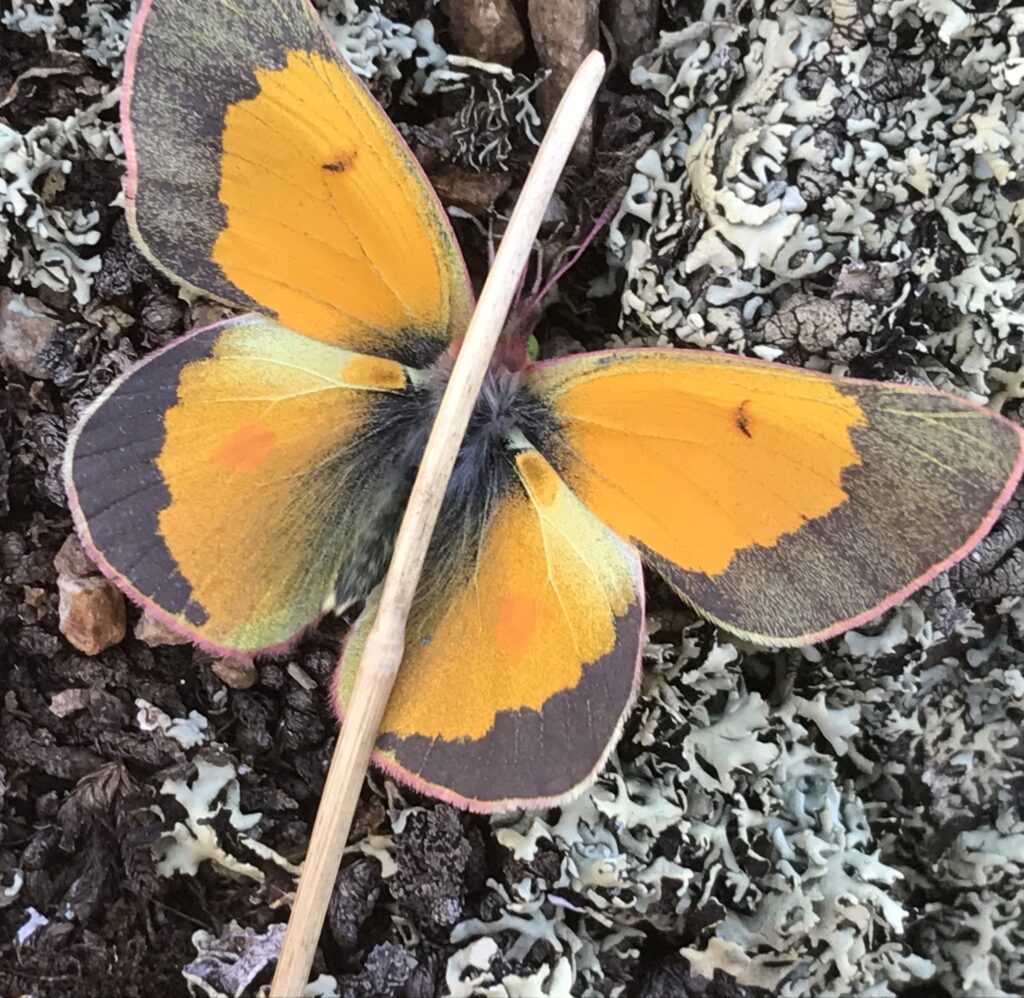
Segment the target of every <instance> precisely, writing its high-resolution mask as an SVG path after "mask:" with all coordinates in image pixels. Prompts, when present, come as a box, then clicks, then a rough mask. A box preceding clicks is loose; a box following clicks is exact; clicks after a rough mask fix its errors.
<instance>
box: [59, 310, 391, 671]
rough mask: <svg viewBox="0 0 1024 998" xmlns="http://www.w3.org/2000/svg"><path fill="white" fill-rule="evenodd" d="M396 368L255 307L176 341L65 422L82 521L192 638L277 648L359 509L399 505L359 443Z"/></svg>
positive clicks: (333, 560) (337, 563)
mask: <svg viewBox="0 0 1024 998" xmlns="http://www.w3.org/2000/svg"><path fill="white" fill-rule="evenodd" d="M408 377H409V375H408V372H407V371H406V369H405V368H403V367H402V366H401V365H400V364H398V363H397V362H395V361H392V360H388V359H385V358H381V357H370V356H366V355H362V354H354V353H351V352H349V351H346V350H342V349H340V348H338V347H334V346H331V345H329V344H325V343H320V342H318V341H316V340H311V339H308V338H306V337H303V336H299V335H297V334H296V333H292V332H290V331H289V330H287V329H284V328H283V327H281V326H278V325H276V324H275V323H272V322H270V321H269V320H264V319H259V318H256V317H252V316H250V317H247V318H242V319H236V320H231V321H229V322H225V323H221V324H220V325H217V326H211V327H209V328H207V329H203V330H200V331H199V332H196V333H193V334H191V335H189V336H187V337H183V338H182V339H179V340H176V341H175V342H174V343H173V344H172V345H171V346H169V347H168V348H166V349H164V350H162V351H158V352H157V353H156V354H153V355H152V356H150V357H148V358H147V359H146V360H145V361H143V362H142V363H141V364H140V365H138V366H137V367H136V368H134V369H133V370H132V371H130V372H128V373H127V374H126V375H123V376H122V377H121V378H120V379H118V381H116V382H115V383H114V384H113V385H112V386H111V387H110V388H109V389H107V391H106V392H105V393H104V394H103V395H102V396H100V398H99V399H97V400H96V402H94V403H93V405H92V407H91V408H90V410H89V411H88V412H87V413H86V415H85V416H84V417H83V419H82V421H81V422H80V424H79V426H78V428H77V430H76V431H75V434H74V436H73V438H72V441H71V445H70V447H69V449H68V454H67V458H66V463H65V479H66V484H67V489H68V495H69V498H70V500H71V504H72V509H73V511H74V513H75V519H76V522H77V525H78V527H79V531H80V533H81V535H82V537H83V538H84V539H85V541H86V543H87V544H88V546H89V547H90V548H91V549H92V550H93V552H94V553H95V554H96V556H97V558H98V559H99V562H100V565H101V567H103V568H104V569H105V571H106V572H107V573H108V574H109V575H111V576H112V577H113V578H115V579H116V580H117V581H119V583H120V584H121V585H122V586H123V587H124V588H126V589H127V590H128V591H129V593H130V594H132V595H133V596H135V598H136V599H137V600H138V601H139V602H141V603H143V604H145V605H147V606H150V607H152V608H154V609H155V610H156V611H157V612H158V613H159V614H161V615H162V616H164V617H165V618H167V619H168V620H169V622H171V623H172V624H175V625H177V626H179V627H180V628H182V629H183V630H185V631H187V632H188V633H189V634H191V635H192V636H194V637H195V638H196V639H197V640H199V641H200V642H201V643H205V644H207V645H210V646H213V647H216V648H221V649H230V650H238V651H253V650H258V649H262V648H266V647H268V646H273V645H276V644H279V643H281V642H285V641H287V640H289V639H290V638H292V637H293V636H294V635H295V634H296V633H297V632H299V631H301V630H302V629H303V628H304V627H306V626H307V625H308V624H309V623H310V622H311V621H312V620H313V619H314V618H315V617H316V616H317V615H318V614H319V613H320V611H321V607H322V605H323V603H324V601H325V599H326V598H327V597H328V595H329V594H330V593H331V592H332V591H333V588H334V585H335V582H336V580H337V578H338V573H339V571H340V569H341V567H342V565H343V563H344V562H345V560H346V558H347V559H349V560H351V557H352V551H351V549H350V547H346V542H347V541H348V542H350V543H351V539H352V538H353V537H357V536H358V534H359V529H358V525H359V523H360V522H361V521H359V520H358V517H359V515H360V512H359V511H360V510H362V509H369V508H371V507H373V506H374V502H375V501H377V500H379V497H380V495H382V494H393V495H394V503H395V504H400V503H401V502H402V501H403V499H404V495H403V493H402V490H401V480H399V481H397V482H396V481H392V480H390V479H388V478H387V469H388V467H389V462H388V457H389V455H388V454H387V453H384V454H379V455H378V454H376V453H375V452H373V451H372V449H371V450H368V449H367V448H368V447H370V445H369V444H368V443H367V439H368V437H370V436H372V435H373V434H372V433H371V432H370V431H371V430H372V429H374V428H376V426H377V425H378V424H379V422H380V414H381V412H382V411H384V410H385V409H393V410H394V409H397V411H402V408H403V405H404V401H405V400H406V398H407V397H408V396H409V395H410V393H411V388H410V387H409V385H408V383H407V379H408ZM378 435H379V434H378ZM371 500H372V501H371ZM373 581H376V580H373Z"/></svg>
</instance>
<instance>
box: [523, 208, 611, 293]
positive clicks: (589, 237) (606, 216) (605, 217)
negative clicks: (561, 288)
mask: <svg viewBox="0 0 1024 998" xmlns="http://www.w3.org/2000/svg"><path fill="white" fill-rule="evenodd" d="M622 199H623V192H622V191H620V192H619V193H618V194H616V195H615V197H613V198H612V199H611V201H609V202H608V204H607V205H605V208H604V211H602V212H601V214H600V215H598V217H597V221H596V222H594V225H593V228H591V230H590V231H589V232H588V233H587V234H586V236H584V237H583V241H582V242H581V243H580V245H579V247H578V248H577V250H576V252H575V253H573V255H572V256H571V257H570V258H569V262H568V263H564V264H562V266H560V267H559V268H558V270H556V271H555V272H554V274H552V276H551V277H550V278H548V280H547V283H546V284H545V285H544V286H543V287H542V288H541V289H540V291H536V292H535V293H534V294H533V295H531V297H530V298H529V299H528V300H527V301H526V302H525V309H526V311H527V312H531V313H532V312H539V311H540V306H541V302H543V301H544V299H545V298H546V297H547V295H548V293H549V292H550V291H551V289H552V288H553V287H554V286H555V285H556V284H557V283H558V282H559V281H560V280H561V279H562V278H563V277H564V276H565V275H566V274H567V273H568V272H569V271H570V270H572V268H573V267H575V266H576V264H577V263H578V262H579V259H580V257H581V256H583V254H584V252H586V249H587V247H588V246H589V245H590V244H591V243H592V242H593V241H594V239H595V238H596V237H597V234H598V233H599V232H600V231H601V230H602V229H603V228H604V227H605V226H606V225H607V224H608V223H609V222H610V221H611V219H612V216H613V215H614V214H615V213H616V212H617V211H618V210H619V205H621V204H622Z"/></svg>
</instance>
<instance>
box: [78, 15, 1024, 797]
mask: <svg viewBox="0 0 1024 998" xmlns="http://www.w3.org/2000/svg"><path fill="white" fill-rule="evenodd" d="M125 76H126V79H125V90H124V92H125V98H124V101H123V104H122V124H123V132H124V135H125V147H126V152H127V158H128V182H127V185H126V197H127V207H128V220H129V225H130V226H131V228H132V231H133V233H134V235H135V238H136V240H137V242H138V244H139V245H140V247H141V248H142V249H143V251H144V252H146V253H147V254H148V255H149V256H150V258H151V259H152V260H153V261H154V263H156V264H157V265H158V266H160V267H161V268H162V269H164V270H165V271H166V272H168V273H170V274H171V275H172V276H174V277H175V278H176V279H177V280H179V281H180V282H181V283H182V284H184V285H186V286H190V287H192V288H195V289H200V290H202V291H204V292H205V293H207V294H209V295H212V296H213V297H216V298H219V299H221V300H223V301H225V302H228V303H229V304H231V305H233V306H235V307H236V308H237V309H238V310H240V311H242V310H245V309H251V310H254V311H255V312H256V313H258V314H253V315H248V316H242V317H239V318H235V319H231V320H228V321H226V322H223V323H219V324H217V325H215V326H211V327H209V328H207V329H202V330H198V331H195V332H193V333H190V334H188V335H187V336H185V337H182V338H181V339H179V340H177V341H175V342H174V343H172V344H170V345H168V346H167V347H166V348H164V349H163V350H160V351H157V352H156V353H155V354H152V355H151V356H149V357H147V358H146V359H145V360H143V361H142V362H141V363H140V364H139V365H138V366H137V367H135V368H134V369H132V370H130V371H128V372H126V373H125V374H124V375H122V376H121V377H120V378H119V379H118V380H117V381H115V382H114V383H113V384H112V385H111V386H110V387H109V388H108V389H107V390H106V391H105V392H104V393H103V394H102V395H101V396H100V397H99V398H97V399H96V400H95V401H94V402H93V403H92V404H91V405H90V406H89V408H88V409H87V410H86V412H85V413H84V415H83V417H82V420H81V421H80V423H79V425H78V426H77V427H76V429H75V431H74V433H73V434H72V435H71V439H70V441H69V447H68V452H67V455H66V459H65V482H66V486H67V493H68V497H69V503H70V506H71V509H72V513H73V515H74V518H75V523H76V526H77V527H78V530H79V532H80V533H81V535H82V538H83V540H84V542H85V544H86V546H87V548H88V549H89V551H90V552H91V553H92V554H93V556H94V557H95V558H96V560H97V563H98V564H99V566H100V567H101V568H102V569H103V571H104V572H106V574H107V575H109V576H110V577H111V578H112V579H114V580H115V581H116V582H117V583H118V584H119V585H121V586H122V587H123V588H124V589H125V591H126V592H128V593H129V594H130V595H131V596H132V597H133V598H134V599H135V600H136V601H137V602H139V603H140V604H142V605H144V606H146V607H147V608H149V609H150V610H151V611H152V612H153V613H155V614H156V615H157V616H159V617H161V618H162V619H164V620H165V621H167V622H168V623H169V624H171V625H172V626H174V627H176V628H178V629H180V630H181V631H183V632H184V633H186V634H188V635H189V636H190V637H191V638H192V639H193V640H194V641H196V642H197V643H199V644H201V645H203V646H205V647H208V648H210V649H211V650H214V651H218V652H222V653H227V652H230V653H235V654H237V653H243V654H252V653H255V652H259V651H265V650H268V649H275V648H280V647H286V646H288V645H289V644H290V643H291V642H293V641H294V640H295V639H296V638H297V637H298V636H299V635H300V634H301V633H302V632H303V631H304V630H305V629H306V628H308V627H309V626H310V625H311V624H313V623H314V622H315V621H316V620H317V619H318V617H319V616H320V614H321V613H322V612H323V610H324V608H325V607H327V608H340V607H345V606H348V605H350V604H352V603H353V602H356V601H360V600H363V599H365V600H366V604H365V607H364V609H363V611H362V612H361V613H360V615H359V617H358V619H357V620H356V623H355V625H354V627H353V629H352V632H351V634H350V635H349V638H348V640H347V642H346V645H345V649H344V652H343V655H342V660H341V663H340V667H339V671H338V675H337V677H336V680H335V687H334V697H335V703H336V705H337V708H338V711H339V713H343V712H344V709H345V705H346V701H347V698H348V696H349V694H350V692H351V689H352V683H353V678H354V674H355V669H356V666H357V665H358V662H359V658H360V653H361V649H362V647H363V645H364V643H365V641H366V637H367V634H368V632H369V628H370V626H371V623H372V621H373V618H374V614H375V612H376V607H377V600H378V598H379V587H377V583H378V582H379V580H380V578H381V577H382V575H383V572H384V570H385V567H386V565H387V562H388V559H389V558H390V554H391V549H392V545H393V543H394V537H395V534H396V531H397V528H398V524H399V520H400V517H401V515H402V511H403V509H404V507H405V503H406V500H407V498H408V495H409V491H410V488H411V484H412V481H413V478H414V476H415V473H416V470H417V467H418V465H419V462H420V459H421V455H422V453H423V448H424V446H425V443H426V439H427V435H428V433H429V427H430V424H431V421H432V419H433V416H434V413H435V412H436V409H437V406H438V404H439V400H440V397H441V394H442V392H443V390H444V387H445V385H446V383H447V380H448V376H449V372H450V370H451V363H452V358H453V357H454V356H455V353H456V351H457V349H458V340H459V338H460V337H461V336H462V334H463V333H464V331H465V329H466V325H467V321H468V315H469V310H470V305H471V301H472V292H471V289H470V287H469V284H468V281H467V278H466V271H465V267H464V265H463V263H462V260H461V257H460V255H459V251H458V248H457V246H456V243H455V239H454V236H453V234H452V232H451V229H450V227H449V226H448V223H447V219H446V216H445V214H444V211H443V209H442V208H441V206H440V205H439V203H438V201H437V199H436V197H435V196H434V194H433V192H432V191H431V190H430V187H429V185H428V184H427V182H426V179H425V177H424V176H423V174H422V171H421V170H420V169H419V166H418V165H417V163H416V161H415V159H414V158H413V157H412V155H411V153H410V152H409V151H408V149H407V148H406V147H405V146H404V144H403V142H402V140H401V138H400V137H399V136H398V134H397V133H396V132H395V131H394V129H393V128H392V126H391V125H390V123H389V122H388V120H387V118H386V116H385V115H384V114H383V112H382V111H381V110H380V109H379V108H378V107H377V106H376V105H375V104H374V102H373V100H372V98H371V97H370V96H369V94H368V93H367V91H366V90H365V89H364V88H363V87H362V85H361V84H360V82H359V81H358V80H357V79H356V78H355V76H354V74H353V73H352V72H351V71H350V70H349V69H348V68H347V66H346V65H345V63H344V60H343V59H342V58H341V57H340V56H339V55H338V54H337V53H336V51H335V50H334V47H333V44H332V43H331V40H330V39H329V37H328V36H327V34H326V33H325V32H324V31H323V29H322V27H321V25H320V24H319V22H318V20H317V17H316V14H315V12H314V11H313V9H312V7H311V6H310V5H309V4H307V3H305V2H304V0H259V2H257V0H143V3H142V4H141V7H140V13H139V16H138V18H137V21H136V25H135V28H134V30H133V33H132V37H131V39H130V42H129V46H128V51H127V54H126V72H125ZM521 320H522V317H521V316H520V317H519V320H513V323H512V324H511V326H510V330H509V332H508V334H507V336H506V340H505V342H504V344H503V346H502V348H501V349H500V350H499V353H498V355H497V358H496V360H495V361H494V364H493V365H492V368H491V370H490V373H489V375H488V377H487V379H486V382H485V385H484V387H483V391H482V392H481V394H480V397H479V399H478V401H477V403H476V406H475V409H474V411H473V414H472V418H471V419H470V423H469V428H468V432H467V434H466V437H465V440H464V441H463V443H462V446H461V449H460V452H459V455H458V458H457V461H456V464H455V469H454V473H453V475H452V478H451V482H450V484H449V485H448V488H447V491H446V494H445V499H444V502H443V505H442V510H441V514H440V518H439V520H438V524H437V527H436V531H435V534H434V536H433V538H432V540H431V544H430V549H429V552H428V556H427V560H426V564H425V567H424V574H423V577H422V580H421V583H420V587H419V590H418V592H417V597H416V601H415V604H414V606H413V611H412V614H411V616H410V619H409V622H408V627H407V631H406V639H407V640H406V650H405V658H404V665H403V668H402V671H401V672H400V674H399V676H398V680H397V683H396V685H395V688H394V691H393V693H392V697H391V700H390V701H389V705H388V709H387V712H386V715H385V718H384V723H383V728H382V731H381V734H380V737H379V740H378V742H377V752H376V755H375V759H376V761H377V763H378V764H379V765H381V766H382V767H384V768H385V769H386V770H387V771H389V772H391V773H393V774H394V775H395V776H396V777H398V778H400V779H402V780H405V781H406V782H409V783H411V784H413V785H415V786H417V787H420V788H421V789H424V790H427V791H429V792H431V793H433V794H435V795H437V796H439V797H443V798H445V799H447V800H450V801H452V802H454V803H456V804H459V805H460V806H464V807H469V808H475V809H478V810H482V811H494V810H500V809H506V808H509V807H513V806H518V805H540V804H550V803H555V802H558V801H562V800H565V799H566V798H567V797H569V796H571V795H572V794H574V793H576V792H578V791H579V790H580V789H581V788H582V787H584V786H585V785H586V784H587V783H588V782H589V781H590V780H591V779H592V778H593V776H594V774H595V773H596V772H597V770H598V769H599V768H600V767H601V765H602V764H603V762H604V759H605V758H606V756H607V754H608V752H609V750H610V747H611V745H612V744H613V742H614V740H615V738H616V736H617V733H618V731H619V730H620V727H621V725H622V723H623V719H624V717H625V715H626V712H627V710H628V708H629V705H630V703H631V701H632V698H633V696H634V695H635V692H636V689H637V685H638V680H639V665H640V656H641V652H642V649H643V646H644V582H643V574H642V571H641V556H642V557H643V559H644V561H646V563H647V564H648V565H649V566H650V567H652V568H654V569H655V570H657V571H658V572H659V573H660V574H661V575H662V576H663V577H664V578H665V579H666V580H667V581H668V582H669V583H670V585H671V586H673V587H674V588H675V589H676V590H677V591H678V592H679V594H680V595H681V596H682V597H683V598H684V599H686V600H687V601H688V602H689V603H690V604H692V605H693V606H694V607H695V608H696V609H697V610H698V611H699V612H700V613H702V614H703V615H705V616H706V617H708V618H710V619H711V620H713V621H715V622H717V623H718V624H719V625H720V626H722V627H724V628H726V629H728V630H729V631H731V632H733V633H736V634H739V635H741V636H743V637H744V638H746V639H747V640H749V641H751V642H759V643H762V644H769V645H799V644H806V643H809V642H813V641H820V640H824V639H826V638H829V637H831V636H833V635H836V634H838V633H840V632H841V631H843V630H844V629H846V628H849V627H852V626H855V625H858V624H861V623H864V622H866V621H868V620H870V619H871V618H872V617H874V616H876V615H877V614H879V613H880V612H882V611H883V610H884V609H886V608H887V607H889V606H892V605H893V604H894V603H896V602H897V601H898V600H900V599H902V598H904V597H905V596H906V595H907V594H908V593H910V592H912V591H913V590H914V589H916V588H917V587H919V586H921V585H922V584H924V583H925V582H927V581H928V580H929V579H931V578H933V577H934V576H935V575H936V574H937V573H938V572H940V571H942V570H943V569H944V568H947V567H949V565H951V564H953V563H954V562H955V561H957V560H958V559H960V558H962V557H964V555H966V554H967V552H968V551H970V550H971V548H972V546H973V545H974V544H976V543H977V541H978V540H979V539H980V538H981V537H982V536H983V535H984V534H985V532H986V531H987V530H988V529H989V528H990V527H991V526H992V524H993V523H994V522H995V520H996V519H997V517H998V516H999V512H1000V510H1001V508H1002V506H1003V505H1004V503H1005V502H1006V501H1007V499H1008V498H1009V497H1010V495H1011V494H1012V492H1013V490H1014V488H1015V487H1016V485H1017V483H1018V481H1019V480H1020V477H1021V473H1022V469H1024V446H1022V443H1024V434H1022V433H1021V430H1020V428H1019V427H1017V426H1016V425H1014V424H1013V423H1011V422H1010V421H1008V420H1006V419H1004V418H1002V417H1000V416H999V415H997V414H995V413H993V412H990V411H988V410H986V409H984V408H982V407H980V406H976V405H973V404H971V403H969V402H967V401H965V400H963V399H960V398H956V397H954V396H952V395H945V394H941V393H938V392H934V391H928V390H923V389H916V388H909V387H907V386H902V385H889V384H885V383H878V382H868V381H857V380H852V379H842V378H833V377H828V376H825V375H821V374H815V373H811V372H808V371H804V370H801V369H799V368H789V367H785V366H783V365H779V364H767V363H764V362H762V361H755V360H749V359H745V358H737V357H727V356H725V355H723V354H716V353H701V352H698V351H686V350H671V349H657V350H636V349H625V350H612V351H607V352H605V353H598V354H582V355H576V356H572V357H566V358H560V359H557V360H552V361H545V362H542V363H539V364H528V363H526V353H525V349H524V345H523V342H522V341H523V336H522V335H517V334H519V333H521V332H522V329H521V327H524V323H523V322H522V321H521Z"/></svg>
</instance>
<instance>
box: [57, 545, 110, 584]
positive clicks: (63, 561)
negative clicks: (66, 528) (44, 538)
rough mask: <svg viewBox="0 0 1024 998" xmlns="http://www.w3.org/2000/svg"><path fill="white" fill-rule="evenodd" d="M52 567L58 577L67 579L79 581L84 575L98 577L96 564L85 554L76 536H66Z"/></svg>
mask: <svg viewBox="0 0 1024 998" xmlns="http://www.w3.org/2000/svg"><path fill="white" fill-rule="evenodd" d="M53 567H54V568H55V569H56V571H57V574H58V575H63V576H66V577H67V578H69V579H80V578H82V577H83V576H85V575H99V569H98V568H97V567H96V563H95V562H94V561H93V560H92V558H90V557H89V555H88V554H87V553H86V550H85V548H84V547H82V542H81V541H80V540H79V538H78V534H68V539H67V540H66V541H65V542H64V543H63V544H62V545H61V546H60V550H59V551H58V552H57V554H56V555H55V556H54V559H53Z"/></svg>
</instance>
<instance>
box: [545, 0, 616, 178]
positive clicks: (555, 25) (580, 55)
mask: <svg viewBox="0 0 1024 998" xmlns="http://www.w3.org/2000/svg"><path fill="white" fill-rule="evenodd" d="M599 6H600V4H599V0H529V8H528V11H529V17H530V32H531V34H532V35H533V43H534V45H535V46H536V47H537V55H538V56H539V57H540V63H541V65H542V66H543V67H544V68H545V69H548V70H550V73H551V75H550V76H549V77H548V78H547V79H546V80H545V81H544V83H543V84H541V87H540V90H539V98H540V100H539V103H540V113H541V116H542V117H543V119H544V121H545V122H550V121H551V116H552V115H553V114H554V113H555V108H556V107H558V102H559V101H560V100H561V99H562V94H564V93H565V89H566V87H568V85H569V81H570V80H571V79H572V76H573V73H575V72H576V70H577V69H578V68H579V64H580V63H581V62H582V61H583V59H584V57H585V56H587V55H589V54H590V52H592V51H593V50H594V49H596V48H597V46H598V40H599V20H598V12H599ZM593 147H594V114H593V111H591V113H590V114H589V115H588V116H587V120H586V122H585V123H584V125H583V128H582V129H581V130H580V134H579V138H578V139H577V140H576V145H575V147H574V149H573V156H572V158H573V161H574V162H576V163H586V162H589V160H590V155H591V152H592V151H593Z"/></svg>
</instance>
